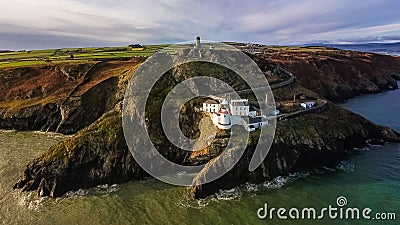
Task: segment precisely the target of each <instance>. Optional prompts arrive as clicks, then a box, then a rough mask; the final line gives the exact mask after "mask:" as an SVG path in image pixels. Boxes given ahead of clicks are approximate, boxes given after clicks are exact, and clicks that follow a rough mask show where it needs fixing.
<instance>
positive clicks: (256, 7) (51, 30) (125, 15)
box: [0, 0, 400, 50]
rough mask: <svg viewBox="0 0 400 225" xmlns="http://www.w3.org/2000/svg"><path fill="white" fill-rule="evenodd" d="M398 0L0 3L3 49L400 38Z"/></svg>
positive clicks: (54, 0)
mask: <svg viewBox="0 0 400 225" xmlns="http://www.w3.org/2000/svg"><path fill="white" fill-rule="evenodd" d="M399 12H400V1H398V0H352V1H349V0H150V1H146V0H141V1H138V0H125V1H123V0H12V1H10V0H0V27H1V29H0V49H12V50H22V49H46V48H61V47H93V46H121V45H127V44H134V43H140V44H159V43H180V42H184V41H188V40H193V39H194V37H196V36H201V37H202V39H206V40H213V41H236V42H245V43H247V42H251V43H261V44H279V45H291V44H306V43H365V42H396V41H399V40H400V13H399Z"/></svg>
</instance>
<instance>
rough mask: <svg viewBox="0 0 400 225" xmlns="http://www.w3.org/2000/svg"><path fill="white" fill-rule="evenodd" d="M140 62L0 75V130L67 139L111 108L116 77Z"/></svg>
mask: <svg viewBox="0 0 400 225" xmlns="http://www.w3.org/2000/svg"><path fill="white" fill-rule="evenodd" d="M140 62H142V60H140V59H136V60H132V61H117V62H81V63H70V64H60V65H58V64H56V65H53V66H38V67H26V68H16V69H2V70H0V83H1V84H2V85H3V87H4V88H3V89H1V90H0V96H1V97H0V128H2V129H17V130H41V131H55V132H60V133H63V134H72V133H75V132H77V131H79V130H81V129H82V128H84V127H86V126H88V125H90V124H91V123H93V122H94V121H95V120H96V119H98V118H99V117H100V116H102V115H103V114H104V113H106V112H108V111H110V110H111V109H112V108H113V107H114V105H115V104H116V102H117V100H116V94H117V90H118V76H120V75H121V74H127V75H128V74H129V75H130V74H132V72H133V70H134V69H135V68H136V67H137V66H138V65H139V63H140Z"/></svg>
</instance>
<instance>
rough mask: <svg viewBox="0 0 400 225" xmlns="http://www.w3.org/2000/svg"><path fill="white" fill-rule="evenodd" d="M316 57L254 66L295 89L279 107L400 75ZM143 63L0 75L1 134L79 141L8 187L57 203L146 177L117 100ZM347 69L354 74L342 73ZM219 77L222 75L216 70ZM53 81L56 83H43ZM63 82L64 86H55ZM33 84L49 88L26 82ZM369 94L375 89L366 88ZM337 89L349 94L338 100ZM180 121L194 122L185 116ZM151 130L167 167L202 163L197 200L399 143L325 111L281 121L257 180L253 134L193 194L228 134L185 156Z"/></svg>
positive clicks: (391, 134)
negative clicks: (65, 136)
mask: <svg viewBox="0 0 400 225" xmlns="http://www.w3.org/2000/svg"><path fill="white" fill-rule="evenodd" d="M299 54H300V53H299ZM302 54H303V53H302ZM321 54H325V53H319V55H318V54H316V55H313V54H312V53H309V56H307V57H313V60H314V61H313V62H314V63H310V61H308V60H309V59H308V58H307V60H304V59H301V60H303V61H301V60H300V59H298V58H302V57H303V58H304V57H305V56H303V55H301V56H300V55H299V56H296V55H293V54H290V55H289V56H286V55H285V54H284V53H279V54H278V53H273V54H272V53H265V54H263V55H261V56H254V58H255V61H256V62H257V63H258V64H259V65H260V68H261V69H262V70H263V72H264V73H265V74H266V76H267V78H268V79H269V80H270V79H271V80H274V79H276V80H279V79H286V78H285V77H284V76H285V74H284V73H282V72H281V71H280V68H281V67H284V68H285V69H287V70H289V71H290V72H292V73H293V74H294V75H295V76H296V82H295V83H293V84H291V85H289V86H286V87H284V88H280V89H277V90H274V95H275V99H276V101H284V100H291V99H293V96H294V95H295V94H298V93H302V94H305V95H307V96H310V97H314V98H324V97H325V98H327V99H328V100H332V101H342V100H344V99H347V98H349V97H353V96H355V95H357V94H360V93H374V92H377V91H385V90H388V89H394V88H397V84H396V81H395V79H394V78H397V77H396V74H399V73H400V59H399V58H396V57H390V56H381V55H374V54H367V53H366V54H367V56H365V55H364V56H362V57H364V58H354V59H352V57H353V56H351V55H348V54H350V53H349V52H348V51H338V52H337V53H335V54H336V55H335V57H336V58H339V57H341V58H342V59H341V60H338V59H327V58H326V57H322V58H321ZM326 54H328V53H326ZM329 54H331V52H330V53H329ZM354 54H356V53H354ZM357 54H359V53H357ZM287 57H288V58H287ZM332 57H333V56H332ZM360 57H361V56H360ZM368 57H369V60H367V58H368ZM299 61H301V63H300V62H299ZM388 61H389V62H390V63H388ZM141 62H142V61H141V60H133V61H115V62H113V61H111V62H101V63H96V64H93V63H92V64H84V65H63V66H61V65H57V66H54V67H38V68H18V69H7V70H1V71H0V74H1V75H0V80H1V82H2V83H6V84H7V89H6V90H3V92H4V93H2V94H3V95H0V96H4V97H3V98H2V99H0V101H1V102H0V127H1V128H3V129H19V130H50V131H58V132H61V133H75V132H77V133H76V134H75V135H74V136H73V137H72V138H71V139H69V140H66V141H63V142H60V143H58V144H57V145H55V146H53V147H51V148H50V149H48V150H47V151H46V152H45V153H44V154H43V155H42V156H40V157H38V158H36V159H34V160H33V161H32V162H31V163H30V164H29V165H27V167H26V169H25V171H24V176H23V177H22V178H21V179H20V180H19V181H18V182H17V183H16V184H15V186H14V188H20V189H22V190H23V191H36V192H37V193H38V195H40V196H52V197H59V196H62V195H63V194H64V193H66V192H67V191H69V190H76V189H79V188H89V187H93V186H96V185H99V184H105V183H107V184H114V183H122V182H126V181H129V180H135V179H141V178H144V177H146V176H147V174H146V173H145V172H144V171H143V170H142V169H141V168H140V167H139V166H138V165H137V163H136V162H135V161H134V159H133V157H132V156H131V153H130V152H129V149H128V147H127V146H126V143H125V140H124V135H123V131H122V122H121V103H122V98H123V94H124V92H125V88H126V86H127V83H128V81H129V78H130V76H131V75H132V73H133V71H134V70H135V69H136V68H137V67H138V65H139V64H140V63H141ZM363 63H364V64H363ZM349 66H351V67H352V68H354V69H349V68H350V67H349ZM70 67H71V68H76V71H77V72H67V73H66V74H68V76H66V75H65V73H64V72H62V70H64V71H75V70H72V69H71V70H67V69H66V68H70ZM296 68H297V69H296ZM307 68H308V69H307ZM310 68H314V69H310ZM61 69H62V70H61ZM301 69H304V70H305V71H306V72H304V71H303V70H301ZM24 71H25V72H24ZM32 71H38V72H35V73H33V72H32ZM83 71H84V72H83ZM205 72H206V71H205ZM214 72H215V71H214ZM22 73H27V74H29V73H33V74H32V75H30V76H29V77H30V78H31V79H27V77H28V76H26V75H25V76H23V75H22ZM172 73H173V74H172V76H171V77H172V78H171V79H169V80H166V82H168V83H165V84H169V85H172V84H173V83H178V81H179V80H180V79H181V78H180V77H179V70H178V71H177V70H175V71H172ZM216 73H217V74H219V75H221V74H223V73H222V72H221V71H217V72H216ZM49 74H50V75H49ZM52 76H54V77H55V78H54V80H57V81H60V80H61V81H62V82H63V83H55V81H53V80H51V79H48V78H49V77H52ZM360 76H361V77H360ZM63 77H65V78H64V80H62V79H61V78H63ZM39 78H41V79H43V80H45V81H46V82H44V81H43V83H41V82H37V81H36V82H34V81H32V79H39ZM56 78H57V79H56ZM6 79H9V80H6ZM11 80H12V82H11ZM34 84H37V85H34ZM160 85H161V86H160V87H168V86H165V85H163V84H160ZM368 85H370V86H368ZM372 86H373V87H374V88H368V87H372ZM50 87H52V88H50ZM57 87H62V88H57ZM339 87H340V88H342V89H345V90H347V91H344V92H341V91H338V90H340V88H339ZM345 87H346V88H347V89H346V88H345ZM360 87H364V89H362V88H360ZM24 88H25V89H24ZM12 90H13V91H12ZM350 90H351V91H350ZM31 92H32V93H31ZM344 93H345V94H344ZM55 96H57V97H55ZM44 99H46V101H44ZM155 102H157V101H155ZM150 108H151V109H155V108H152V107H151V106H150ZM46 110H47V111H46ZM186 113H187V115H190V114H192V112H190V110H188V111H187V112H186ZM154 116H155V117H154V118H153V121H157V117H156V113H155V114H154ZM182 118H183V119H182V124H181V125H182V126H183V127H185V125H186V127H192V126H188V124H192V125H193V124H196V123H197V122H198V121H199V120H200V119H201V116H198V115H197V116H193V117H191V118H188V116H186V117H185V116H183V117H182ZM153 128H154V129H153V130H155V131H156V132H153V133H152V134H150V135H151V136H152V140H153V142H154V143H155V144H156V145H157V147H158V150H159V151H160V152H161V153H162V154H163V155H165V156H166V157H167V158H168V159H170V160H172V161H174V162H177V163H180V164H184V165H197V164H200V163H208V165H207V166H206V168H207V169H204V170H203V171H201V173H200V174H199V175H198V177H197V178H196V179H195V181H194V184H195V185H194V187H193V188H192V189H191V194H192V196H193V197H196V198H202V197H205V196H207V195H210V194H212V193H215V192H216V191H218V190H219V189H227V188H231V187H234V186H236V185H239V184H242V183H245V182H254V183H258V182H263V181H266V180H271V179H273V178H274V177H276V176H280V175H286V174H288V173H290V172H294V171H298V170H304V169H309V168H316V167H321V166H325V165H331V164H335V163H337V162H339V161H340V160H342V159H343V158H344V157H347V156H349V155H351V154H352V152H353V149H354V148H355V147H363V146H365V145H366V141H367V140H370V141H371V142H372V143H376V144H383V143H384V142H400V135H399V134H398V133H396V132H395V131H393V130H391V129H389V128H387V127H382V126H379V125H376V124H374V123H372V122H370V121H368V120H366V119H365V118H363V117H361V116H359V115H356V114H354V113H351V112H349V111H347V110H345V109H343V108H341V107H339V106H337V105H335V104H334V103H332V102H328V104H327V108H326V110H324V111H323V112H320V113H315V114H304V115H300V116H298V117H294V118H291V119H288V120H284V121H280V122H278V123H277V129H276V134H275V137H274V140H273V145H272V148H271V150H270V152H269V154H268V156H267V158H266V159H265V160H264V162H263V163H262V165H261V166H260V167H259V168H257V169H256V170H255V171H253V172H249V171H248V169H247V168H248V164H249V160H250V159H251V156H252V154H253V152H254V147H255V145H256V144H257V143H258V142H259V141H262V140H258V135H257V132H254V133H253V134H252V136H251V138H250V139H249V141H248V147H247V149H246V151H245V154H244V155H243V156H242V158H241V160H240V161H239V163H238V164H237V165H235V167H234V168H233V169H232V170H231V171H230V172H228V173H227V174H225V175H224V176H223V177H221V178H220V179H218V180H216V181H214V182H211V183H208V184H206V185H203V186H199V185H196V183H198V181H200V180H201V179H205V178H206V177H207V174H208V173H212V171H213V170H212V168H214V167H218V166H220V165H215V162H216V160H211V161H209V159H212V158H214V157H220V156H219V153H221V152H222V151H223V150H224V145H223V143H224V139H226V138H227V137H228V136H229V135H228V134H224V133H223V132H222V131H219V132H218V134H217V138H216V139H215V140H214V141H213V142H212V144H211V146H210V147H209V148H206V149H204V150H201V151H202V152H194V153H193V154H192V155H190V154H188V153H180V152H179V151H178V150H177V149H174V148H173V146H171V145H170V144H169V143H167V142H166V141H165V139H164V137H163V136H162V135H159V134H158V133H157V129H159V124H158V125H157V123H155V125H154V127H153ZM187 129H189V128H187ZM187 134H188V135H189V136H192V137H196V136H197V135H198V131H197V130H196V129H192V130H190V129H189V131H187Z"/></svg>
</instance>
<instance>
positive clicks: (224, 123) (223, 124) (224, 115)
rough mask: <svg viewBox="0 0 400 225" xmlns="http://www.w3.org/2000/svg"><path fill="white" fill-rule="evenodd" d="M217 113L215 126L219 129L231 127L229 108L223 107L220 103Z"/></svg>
mask: <svg viewBox="0 0 400 225" xmlns="http://www.w3.org/2000/svg"><path fill="white" fill-rule="evenodd" d="M225 101H226V100H225ZM217 115H218V123H217V127H218V128H219V129H223V130H228V129H231V128H232V122H231V114H230V113H229V108H228V107H225V106H224V105H223V104H222V103H221V108H220V109H219V111H218V114H217Z"/></svg>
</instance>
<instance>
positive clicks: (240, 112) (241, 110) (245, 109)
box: [231, 106, 250, 116]
mask: <svg viewBox="0 0 400 225" xmlns="http://www.w3.org/2000/svg"><path fill="white" fill-rule="evenodd" d="M249 111H250V107H249V106H231V113H232V116H248V115H249Z"/></svg>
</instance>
